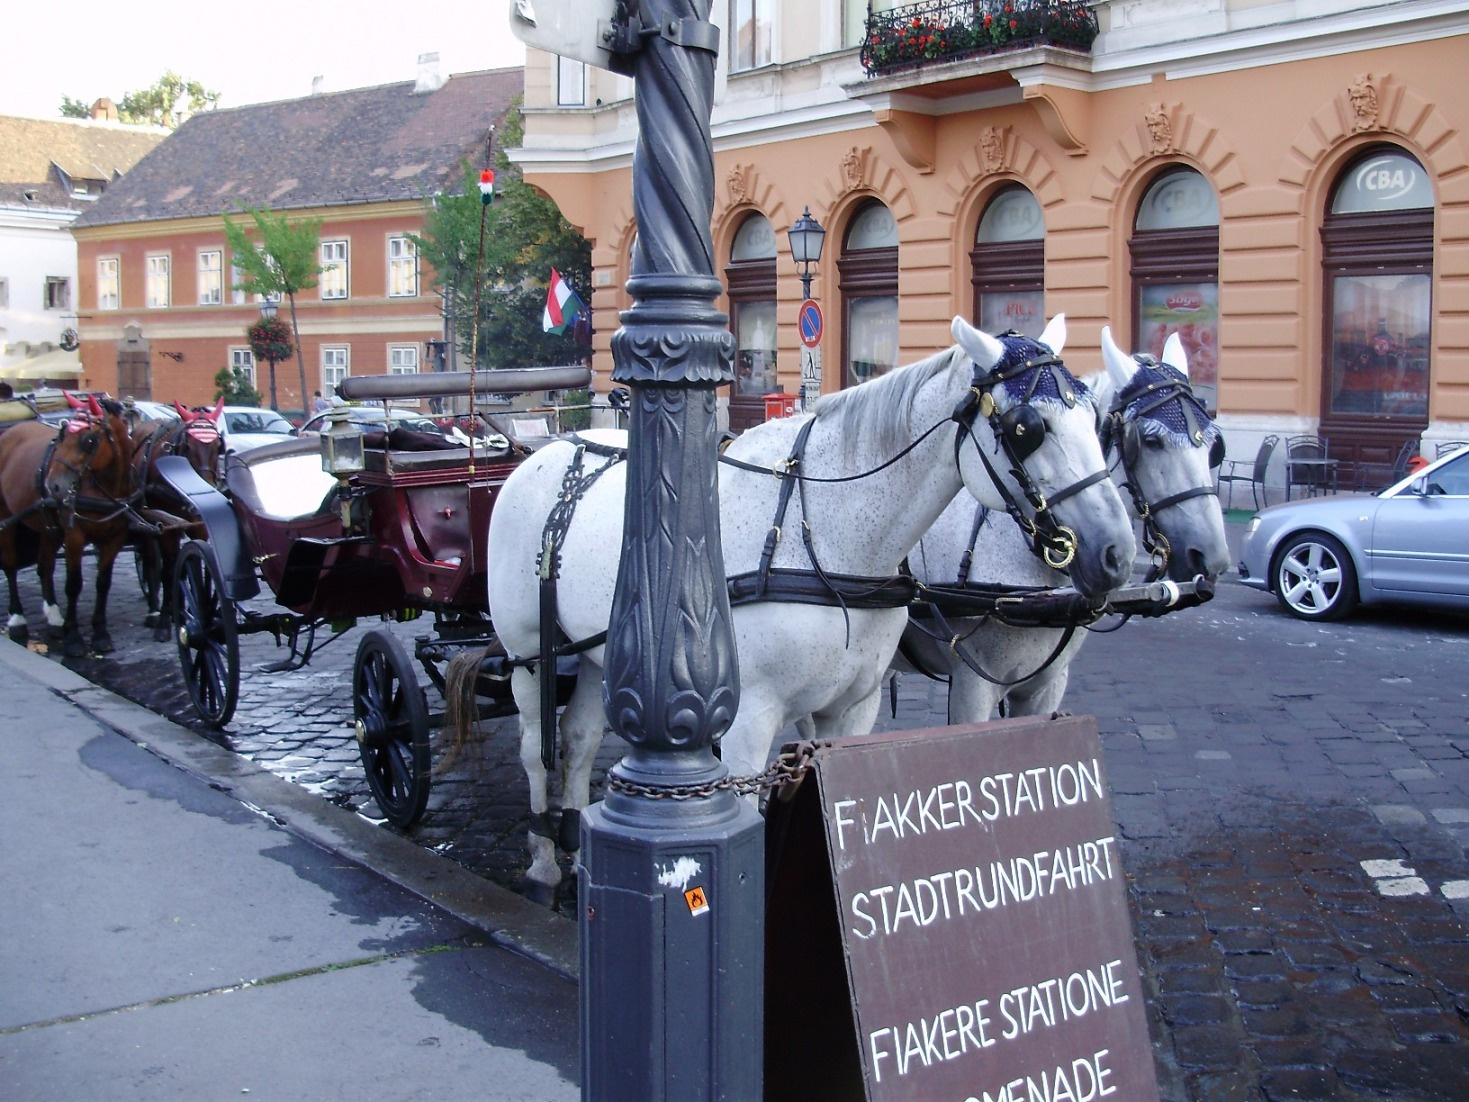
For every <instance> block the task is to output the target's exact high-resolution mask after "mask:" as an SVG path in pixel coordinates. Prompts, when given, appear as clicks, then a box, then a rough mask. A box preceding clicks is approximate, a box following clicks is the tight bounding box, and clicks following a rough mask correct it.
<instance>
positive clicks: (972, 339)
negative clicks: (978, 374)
mask: <svg viewBox="0 0 1469 1102" xmlns="http://www.w3.org/2000/svg"><path fill="white" fill-rule="evenodd" d="M949 332H951V333H953V334H954V340H955V342H956V343H957V344H958V345H959V347H960V348H962V349H964V351H965V352H967V353H969V358H970V359H971V360H973V361H974V362H975V363H976V364H978V365H979V366H980V367H983V368H985V369H989V368H991V367H994V366H995V364H997V363H999V362H1000V360H1001V359H1002V358H1003V357H1004V355H1005V346H1004V345H1003V344H1001V343H1000V342H999V341H998V340H996V339H995V338H994V337H992V336H990V335H989V334H988V333H981V332H980V331H979V330H978V329H976V328H974V326H972V325H970V324H969V323H968V322H967V321H965V320H964V319H963V318H961V317H955V318H954V323H953V324H952V325H951V326H949Z"/></svg>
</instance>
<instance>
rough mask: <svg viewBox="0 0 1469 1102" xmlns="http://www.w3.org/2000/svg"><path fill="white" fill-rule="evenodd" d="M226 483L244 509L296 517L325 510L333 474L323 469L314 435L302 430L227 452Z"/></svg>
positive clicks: (328, 506) (278, 517)
mask: <svg viewBox="0 0 1469 1102" xmlns="http://www.w3.org/2000/svg"><path fill="white" fill-rule="evenodd" d="M225 485H226V486H227V487H228V488H229V492H230V496H232V497H233V498H235V499H236V500H237V501H238V502H240V504H242V505H243V506H244V507H245V509H246V510H247V511H248V512H250V513H252V514H254V515H256V516H260V517H266V518H269V519H272V520H295V519H297V518H299V517H309V516H316V515H318V514H321V513H326V512H328V511H329V510H330V509H331V507H332V500H331V499H332V494H333V491H335V490H336V487H337V480H336V478H334V477H333V476H332V475H330V474H328V473H327V472H326V471H324V470H322V469H321V446H320V444H319V443H318V441H317V438H316V437H315V436H305V437H301V438H299V439H293V440H284V441H282V442H281V443H279V444H266V445H265V446H263V447H259V448H252V449H250V450H249V451H246V452H229V453H227V459H226V465H225Z"/></svg>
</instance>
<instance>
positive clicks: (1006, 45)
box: [862, 0, 1097, 76]
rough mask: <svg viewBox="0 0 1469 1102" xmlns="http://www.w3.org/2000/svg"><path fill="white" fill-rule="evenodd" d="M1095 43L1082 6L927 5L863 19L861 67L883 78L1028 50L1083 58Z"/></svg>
mask: <svg viewBox="0 0 1469 1102" xmlns="http://www.w3.org/2000/svg"><path fill="white" fill-rule="evenodd" d="M1096 37H1097V15H1096V12H1094V11H1093V10H1092V9H1091V8H1090V7H1088V6H1087V4H1086V3H1085V2H1084V0H926V2H924V3H919V4H907V5H904V6H903V7H901V8H892V9H890V10H888V11H881V12H878V11H869V12H868V13H867V36H866V38H865V39H863V42H862V67H863V68H864V69H865V70H866V71H867V74H868V76H877V75H886V74H888V73H896V72H901V71H903V70H904V69H913V68H916V67H918V66H920V65H923V64H925V63H928V62H944V61H956V60H958V59H960V58H965V57H975V56H977V55H980V54H992V53H998V52H999V51H1001V50H1016V49H1024V48H1026V47H1030V46H1059V47H1061V48H1063V49H1068V50H1079V51H1081V52H1083V53H1086V52H1089V51H1090V50H1091V46H1092V41H1093V40H1094V39H1095V38H1096Z"/></svg>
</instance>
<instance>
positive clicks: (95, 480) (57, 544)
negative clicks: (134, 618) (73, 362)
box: [0, 395, 134, 658]
mask: <svg viewBox="0 0 1469 1102" xmlns="http://www.w3.org/2000/svg"><path fill="white" fill-rule="evenodd" d="M67 401H68V402H70V403H71V406H72V416H71V419H70V420H68V421H67V422H66V424H64V425H62V426H61V428H60V429H53V428H52V427H51V426H49V425H45V424H39V423H24V424H19V425H15V426H14V427H12V428H9V429H7V430H6V431H5V432H4V433H3V434H0V562H3V565H4V567H5V577H6V581H7V582H8V583H9V585H10V621H9V630H10V637H11V638H12V639H14V640H16V641H17V642H24V641H25V639H26V638H27V637H28V632H27V629H26V622H25V615H24V613H23V611H22V608H21V602H20V590H19V588H18V587H17V585H16V572H17V571H18V570H19V569H20V567H21V566H22V565H29V563H30V560H31V554H32V553H33V554H34V561H35V564H36V572H37V574H38V575H39V576H40V579H41V599H42V601H43V602H44V604H45V609H46V618H47V620H48V622H49V623H50V624H51V626H52V627H53V628H58V627H59V628H60V629H61V631H62V636H63V639H64V646H65V653H66V655H67V656H68V657H72V658H75V657H80V656H82V655H83V654H85V653H86V645H85V642H84V641H83V639H82V633H81V630H80V628H79V627H78V626H77V598H78V597H80V596H81V591H82V551H83V550H84V548H85V547H86V546H87V545H88V544H91V545H93V546H95V547H96V548H97V597H96V602H95V606H94V608H93V611H92V646H93V648H94V649H95V650H97V651H99V652H101V653H107V652H108V651H111V650H112V637H111V636H110V635H109V634H108V631H107V595H108V592H109V591H110V590H111V588H112V564H113V562H114V561H115V560H116V559H117V553H118V551H120V550H121V549H122V546H123V544H124V543H125V542H126V541H127V537H128V526H129V518H130V517H131V516H132V515H134V514H133V508H132V506H133V503H134V501H133V480H132V467H131V462H132V441H131V439H130V437H129V434H128V426H127V422H126V421H125V420H124V419H123V416H122V407H121V406H119V405H117V404H116V403H113V402H110V401H109V402H107V404H106V408H104V406H103V405H102V403H99V402H98V401H97V399H96V398H95V397H93V396H90V395H89V396H88V398H87V401H86V402H85V403H82V402H79V401H77V400H76V399H75V398H73V397H72V396H71V395H67ZM60 548H64V549H65V552H66V614H65V616H64V617H63V616H62V615H61V614H60V610H59V609H58V607H57V603H56V586H55V581H54V578H53V575H54V573H55V568H56V552H57V550H58V549H60Z"/></svg>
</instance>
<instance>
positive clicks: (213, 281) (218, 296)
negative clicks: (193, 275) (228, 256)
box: [199, 249, 224, 306]
mask: <svg viewBox="0 0 1469 1102" xmlns="http://www.w3.org/2000/svg"><path fill="white" fill-rule="evenodd" d="M211 260H213V266H212V267H211V266H210V261H211ZM223 269H224V252H223V250H221V249H200V250H199V305H200V306H219V305H221V304H222V303H223V302H224V270H223Z"/></svg>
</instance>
